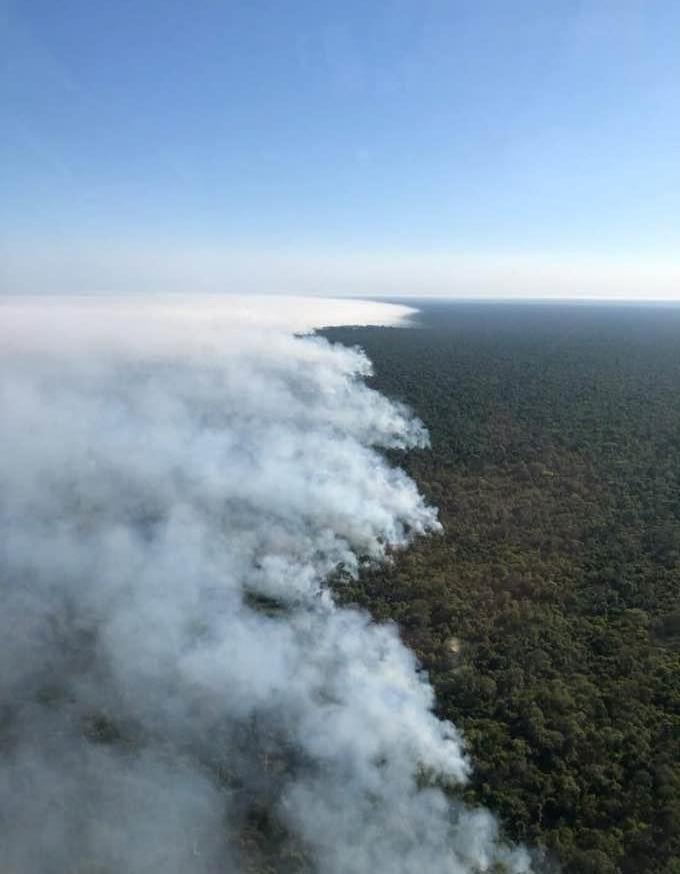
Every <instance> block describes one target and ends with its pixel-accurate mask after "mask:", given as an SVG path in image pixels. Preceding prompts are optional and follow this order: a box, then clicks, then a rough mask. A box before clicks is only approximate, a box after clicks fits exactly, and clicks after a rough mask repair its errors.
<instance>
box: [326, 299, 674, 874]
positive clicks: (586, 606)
mask: <svg viewBox="0 0 680 874" xmlns="http://www.w3.org/2000/svg"><path fill="white" fill-rule="evenodd" d="M419 305H420V306H422V311H421V314H420V316H419V317H418V321H417V327H414V328H412V329H410V330H404V329H395V328H351V329H350V328H348V329H333V330H328V331H326V332H324V333H325V334H326V335H327V336H328V337H329V338H330V339H333V340H338V341H341V342H343V343H347V344H350V345H353V344H358V345H360V346H361V347H363V348H364V349H365V350H366V352H367V353H368V355H369V357H370V358H371V359H372V361H373V363H374V366H375V377H374V379H373V383H374V385H375V387H376V388H379V389H380V390H381V391H383V392H385V393H387V394H388V395H390V396H392V397H397V398H400V399H402V400H403V401H405V402H406V403H408V404H409V405H410V406H411V407H412V408H413V409H414V410H415V412H416V413H417V414H418V415H419V416H420V417H421V418H422V419H423V420H424V422H425V424H426V425H427V427H428V428H429V430H430V434H431V437H432V449H431V450H429V451H419V452H414V453H411V454H410V455H409V456H407V457H406V458H405V459H404V457H401V458H400V457H399V456H395V459H396V460H397V461H398V463H401V464H402V465H403V466H404V467H405V468H406V469H407V470H408V472H409V473H410V474H411V475H413V476H414V477H415V478H416V480H417V481H418V483H419V484H420V487H421V488H422V489H423V490H424V491H425V493H426V494H427V496H428V498H429V499H430V500H431V501H432V502H434V503H435V504H436V505H437V506H438V507H439V508H440V516H441V520H442V522H443V523H444V528H445V533H444V534H443V535H442V536H441V537H436V538H432V539H429V540H423V541H421V542H420V543H418V544H417V545H416V546H415V547H414V548H413V549H411V550H409V551H407V552H405V553H404V554H402V555H400V556H397V558H396V560H395V562H394V565H393V566H392V567H391V568H387V569H381V570H377V571H374V572H371V573H367V574H365V575H364V576H363V577H362V578H361V579H360V580H359V581H358V582H357V583H352V584H349V585H346V586H345V587H344V588H343V589H342V597H343V598H345V599H347V600H349V601H354V602H358V603H360V604H362V605H364V606H366V607H368V608H369V609H370V610H371V611H372V613H373V614H374V615H375V616H376V617H378V618H380V619H393V620H395V621H396V622H398V623H399V626H400V627H401V629H402V633H403V636H404V638H405V639H406V640H407V641H408V642H409V644H410V645H412V646H413V647H414V648H415V649H416V651H417V653H418V655H419V657H420V659H421V661H422V664H423V666H424V667H425V669H426V670H427V671H428V672H429V674H430V677H431V679H432V681H433V683H434V685H435V689H436V692H437V699H438V706H439V710H440V712H441V714H442V715H444V716H446V717H448V718H450V719H452V720H453V721H454V722H455V723H456V724H457V725H458V726H460V727H461V728H462V729H463V730H464V733H465V736H466V738H467V741H468V744H469V749H470V752H471V755H472V757H473V759H474V762H475V765H476V770H475V775H474V779H473V781H472V784H471V786H470V788H469V792H468V795H469V798H470V800H474V801H475V802H481V803H483V804H486V805H488V806H489V807H491V808H492V809H493V810H494V811H496V812H497V813H498V814H499V815H500V816H501V818H502V820H503V822H504V823H505V826H506V828H507V830H508V832H509V833H510V834H511V835H512V836H513V837H514V838H517V839H520V840H524V841H527V842H529V843H534V844H536V843H538V844H543V845H545V846H547V847H548V848H550V849H551V850H552V851H554V852H555V853H556V854H557V855H558V856H559V857H560V859H561V860H562V862H563V864H564V868H565V871H566V872H567V874H588V872H593V874H595V872H596V874H615V872H623V874H633V872H635V874H645V872H648V874H671V872H673V874H677V872H680V756H679V755H678V750H679V749H680V648H679V643H680V308H653V307H647V308H641V307H631V306H628V307H611V306H606V307H605V306H574V305H572V306H563V305H557V304H553V305H546V304H540V305H539V304H522V305H520V304H515V305H507V304H496V305H489V304H460V303H459V304H443V303H431V304H425V305H422V304H419Z"/></svg>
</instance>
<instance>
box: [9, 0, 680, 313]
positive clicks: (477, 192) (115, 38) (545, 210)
mask: <svg viewBox="0 0 680 874" xmlns="http://www.w3.org/2000/svg"><path fill="white" fill-rule="evenodd" d="M679 46H680V2H677V0H666V2H664V0H613V2H609V0H589V2H588V0H583V2H579V0H549V2H546V0H540V2H539V0H536V2H527V0H472V2H459V0H448V2H440V0H393V2H392V0H376V2H367V0H347V2H344V3H337V2H336V3H328V2H323V0H290V2H286V0H271V2H261V0H249V2H229V0H221V2H217V0H192V2H189V0H115V2H105V0H60V2H54V0H44V2H43V0H9V2H8V0H0V67H1V69H2V79H1V80H0V289H2V290H3V291H9V292H12V291H19V292H21V291H101V290H105V291H116V290H123V291H128V290H129V291H144V290H150V291H160V290H163V289H167V290H170V291H191V290H193V289H194V288H196V290H199V291H219V290H227V291H246V292H247V291H263V292H268V291H286V292H296V291H300V292H318V293H354V294H357V293H361V294H372V295H375V294H380V293H387V294H396V293H402V294H405V295H409V294H451V295H467V294H472V295H474V296H479V295H485V294H488V295H491V296H498V295H505V294H508V295H537V296H541V297H548V296H552V295H556V296H565V295H572V294H573V295H577V296H587V295H595V296H612V295H619V296H640V297H644V296H652V297H668V296H673V295H675V296H678V297H680V48H679Z"/></svg>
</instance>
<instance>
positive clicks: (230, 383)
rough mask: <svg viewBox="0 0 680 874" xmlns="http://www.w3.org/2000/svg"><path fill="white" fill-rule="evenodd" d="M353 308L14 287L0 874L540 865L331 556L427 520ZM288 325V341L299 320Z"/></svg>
mask: <svg viewBox="0 0 680 874" xmlns="http://www.w3.org/2000/svg"><path fill="white" fill-rule="evenodd" d="M406 314H407V310H406V308H403V307H402V308H399V307H391V306H388V305H382V304H368V303H362V302H359V301H351V302H349V301H345V302H342V301H300V300H294V299H280V298H277V299H263V300H259V301H258V300H252V299H251V300H243V299H237V298H232V299H230V298H222V299H200V300H197V299H174V300H172V299H157V300H150V299H144V300H135V301H133V300H130V299H128V300H127V301H125V302H123V301H113V300H103V299H99V300H96V301H93V300H84V299H83V300H78V299H65V298H63V299H58V300H55V299H52V300H51V301H46V300H44V299H25V300H17V299H14V300H13V299H5V300H4V301H3V302H2V303H0V420H1V421H2V428H1V429H0V581H1V585H2V601H3V607H2V611H1V612H0V702H1V703H0V868H1V869H2V870H3V871H4V872H12V874H24V872H31V874H64V872H73V874H75V872H78V874H113V872H126V874H142V872H159V871H163V872H168V874H175V872H176V874H180V872H182V874H188V872H191V874H193V872H195V874H204V872H205V874H217V872H244V874H245V872H251V871H252V872H258V871H277V872H287V871H290V872H297V871H305V872H318V874H369V872H370V874H373V872H376V871H389V872H391V874H407V872H408V874H413V872H419V871H427V872H428V874H464V872H473V871H489V870H491V869H492V867H493V865H494V864H496V863H497V862H499V861H501V862H504V863H505V864H506V865H507V866H508V870H509V871H512V872H517V874H519V872H526V871H529V870H530V864H529V860H528V857H527V854H526V853H525V852H524V851H522V850H517V849H511V848H509V847H507V846H505V845H503V844H502V843H501V842H499V840H498V835H497V826H496V823H495V821H494V819H493V818H492V817H491V815H490V814H488V813H487V812H485V811H481V810H469V809H467V808H465V807H464V806H462V805H461V804H460V803H458V802H456V801H455V800H453V798H452V796H451V793H450V792H448V791H447V786H450V785H456V784H460V783H462V782H464V781H465V779H466V777H467V775H468V770H469V765H468V762H467V760H466V757H465V755H464V752H463V748H462V744H461V740H460V738H459V736H458V734H457V732H456V730H455V728H454V727H453V726H452V725H451V724H449V723H447V722H444V721H441V720H439V719H437V718H436V717H435V715H434V714H433V712H432V707H433V693H432V689H431V687H430V686H429V685H428V683H427V680H426V678H425V677H424V676H423V675H422V673H420V672H419V671H418V669H417V665H416V662H415V659H414V657H413V655H412V654H411V653H410V652H409V651H408V650H407V649H406V648H405V647H404V645H403V644H402V643H401V641H400V640H399V637H398V634H397V632H396V630H395V629H394V628H393V627H391V626H388V625H382V624H377V623H375V622H372V621H371V619H370V618H369V617H368V616H367V615H366V614H364V613H363V612H360V611H358V610H355V609H348V608H340V607H338V606H336V605H335V604H334V602H333V598H332V596H331V594H330V593H329V591H328V590H327V589H326V588H325V587H324V580H325V579H326V578H327V577H328V575H329V574H331V573H333V572H334V571H335V570H336V569H337V568H338V567H342V568H344V570H345V572H348V573H351V574H353V573H356V572H357V570H358V569H359V567H360V565H361V563H362V562H365V561H381V560H385V558H386V553H387V551H389V550H390V549H393V548H398V547H403V546H406V545H407V544H408V543H409V541H410V540H411V539H412V538H413V537H414V536H416V535H420V534H427V533H428V532H434V531H436V530H437V528H438V522H437V519H436V511H435V510H434V509H433V508H431V507H429V506H427V505H426V503H425V502H424V501H423V498H422V497H421V496H420V494H419V493H418V491H417V488H416V486H415V484H414V483H413V482H412V481H411V480H410V479H409V478H408V477H407V476H406V475H405V474H404V473H403V472H402V471H400V470H398V469H395V468H393V467H390V466H389V465H388V463H387V462H386V461H385V459H384V458H383V456H382V455H381V454H380V451H379V450H380V449H381V448H384V447H394V448H406V447H412V446H424V445H426V442H427V435H426V433H425V431H424V429H423V426H422V425H421V423H420V422H418V421H417V420H416V419H414V418H413V417H412V416H411V415H410V414H409V412H408V411H407V410H406V409H404V408H403V407H401V406H399V405H398V404H395V403H393V402H391V401H389V400H388V399H386V398H384V397H382V396H381V395H379V394H378V393H376V392H375V391H373V390H371V389H369V388H368V387H367V386H366V385H365V383H364V382H363V377H365V376H366V375H367V374H368V373H369V370H370V367H369V362H368V361H367V359H366V358H365V356H364V355H363V354H362V353H361V352H360V351H358V350H353V349H347V348H344V347H340V346H333V345H330V344H329V343H327V342H326V341H325V340H323V339H320V338H318V337H314V336H300V332H307V331H309V330H310V329H311V328H313V327H314V326H315V325H327V324H331V323H334V324H346V323H358V322H382V323H390V322H395V321H398V320H399V319H401V318H402V317H403V316H404V315H406ZM295 332H297V333H295Z"/></svg>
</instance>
